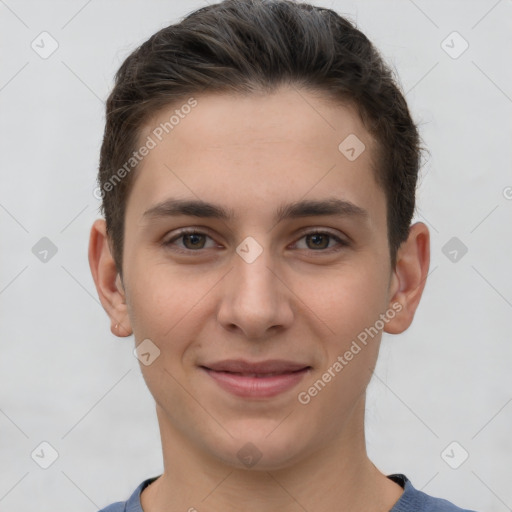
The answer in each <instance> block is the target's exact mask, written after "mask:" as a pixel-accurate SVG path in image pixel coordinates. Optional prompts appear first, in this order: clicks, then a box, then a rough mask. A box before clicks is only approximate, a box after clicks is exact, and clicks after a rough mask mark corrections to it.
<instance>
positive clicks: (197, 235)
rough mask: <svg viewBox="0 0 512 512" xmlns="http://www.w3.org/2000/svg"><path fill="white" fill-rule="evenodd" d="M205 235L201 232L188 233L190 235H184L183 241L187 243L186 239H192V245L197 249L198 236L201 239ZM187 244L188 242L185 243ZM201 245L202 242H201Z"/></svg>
mask: <svg viewBox="0 0 512 512" xmlns="http://www.w3.org/2000/svg"><path fill="white" fill-rule="evenodd" d="M202 236H203V235H201V234H199V233H192V234H188V235H183V241H184V243H185V241H187V240H192V247H193V248H195V249H197V241H198V238H199V239H200V238H201V237H202ZM185 245H186V243H185ZM199 245H201V244H199Z"/></svg>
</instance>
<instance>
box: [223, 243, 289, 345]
mask: <svg viewBox="0 0 512 512" xmlns="http://www.w3.org/2000/svg"><path fill="white" fill-rule="evenodd" d="M249 261H250V260H245V259H244V258H243V257H241V256H239V254H237V253H235V255H234V258H233V268H232V269H231V271H230V272H229V273H228V274H227V275H226V277H225V279H223V288H222V299H221V304H220V307H219V309H218V313H217V319H218V321H219V323H220V324H221V325H222V326H223V327H224V328H225V329H226V330H229V331H230V332H235V331H237V330H238V331H240V333H242V334H243V336H244V337H246V338H247V339H250V340H261V339H265V338H268V337H269V336H272V335H273V334H275V333H276V332H278V331H281V330H283V329H286V328H287V327H289V326H290V325H291V324H292V322H293V317H294V313H293V308H292V303H291V302H292V301H293V293H292V292H291V290H290V288H291V287H290V285H289V284H287V283H286V279H285V278H284V277H285V276H283V275H280V271H279V265H278V264H277V265H276V262H275V261H273V258H272V255H271V254H270V252H269V251H267V250H263V252H262V253H261V254H260V255H259V256H258V257H257V258H256V259H255V260H254V261H252V262H249Z"/></svg>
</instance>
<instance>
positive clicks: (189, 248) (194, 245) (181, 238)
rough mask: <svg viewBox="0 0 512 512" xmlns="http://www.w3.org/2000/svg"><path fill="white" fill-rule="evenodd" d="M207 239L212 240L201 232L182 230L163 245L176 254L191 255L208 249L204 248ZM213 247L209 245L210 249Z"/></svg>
mask: <svg viewBox="0 0 512 512" xmlns="http://www.w3.org/2000/svg"><path fill="white" fill-rule="evenodd" d="M207 239H210V240H212V239H211V237H210V236H208V235H207V234H206V233H202V232H201V231H197V230H182V231H180V232H179V233H177V234H176V235H175V236H173V237H172V238H170V239H169V240H167V241H165V242H163V245H164V246H165V247H169V248H170V249H172V250H173V251H176V252H183V253H186V252H189V253H191V252H198V251H200V250H201V249H208V248H209V247H206V243H207ZM212 241H213V240H212ZM178 242H181V243H178ZM213 246H215V244H213V245H210V247H213Z"/></svg>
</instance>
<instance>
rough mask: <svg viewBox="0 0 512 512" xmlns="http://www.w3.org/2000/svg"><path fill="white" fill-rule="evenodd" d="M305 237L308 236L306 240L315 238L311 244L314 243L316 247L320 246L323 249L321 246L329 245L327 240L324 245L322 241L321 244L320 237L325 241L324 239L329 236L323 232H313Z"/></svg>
mask: <svg viewBox="0 0 512 512" xmlns="http://www.w3.org/2000/svg"><path fill="white" fill-rule="evenodd" d="M307 238H308V240H315V241H313V244H314V245H315V247H317V248H318V247H320V248H322V249H323V248H325V247H327V245H329V243H328V242H327V245H325V243H324V244H322V242H321V239H322V238H323V240H324V242H325V241H326V240H328V238H329V236H328V235H325V234H321V233H315V234H313V235H308V236H307ZM319 239H320V242H319Z"/></svg>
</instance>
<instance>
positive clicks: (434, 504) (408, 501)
mask: <svg viewBox="0 0 512 512" xmlns="http://www.w3.org/2000/svg"><path fill="white" fill-rule="evenodd" d="M388 478H391V480H393V481H395V482H397V483H398V484H400V485H402V487H403V488H404V492H403V494H402V496H400V498H399V500H398V501H397V502H396V503H395V505H394V507H393V508H392V509H391V510H390V512H475V511H473V510H467V509H462V508H459V507H457V506H456V505H454V504H453V503H451V502H449V501H447V500H445V499H442V498H436V497H434V496H429V495H428V494H425V493H424V492H422V491H419V490H417V489H415V488H414V486H413V485H412V483H411V481H410V480H409V479H408V478H407V477H406V476H405V475H402V474H395V475H388Z"/></svg>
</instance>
